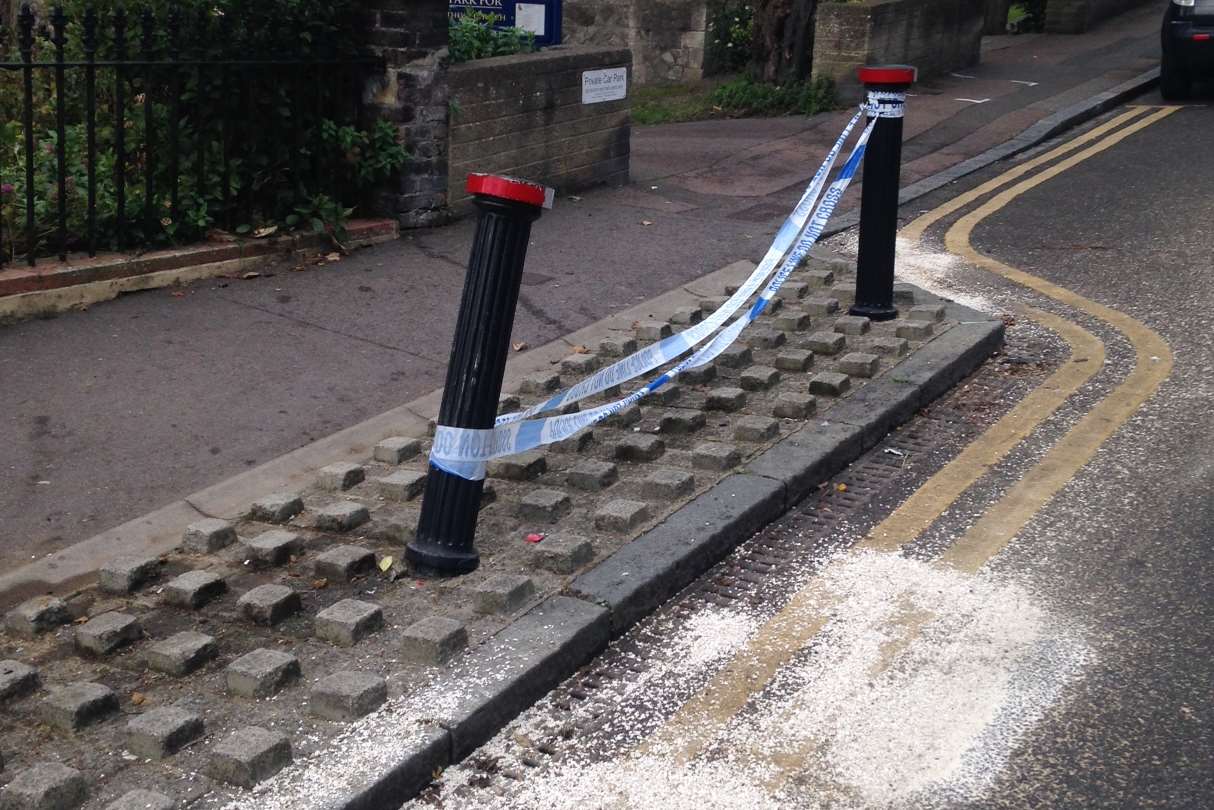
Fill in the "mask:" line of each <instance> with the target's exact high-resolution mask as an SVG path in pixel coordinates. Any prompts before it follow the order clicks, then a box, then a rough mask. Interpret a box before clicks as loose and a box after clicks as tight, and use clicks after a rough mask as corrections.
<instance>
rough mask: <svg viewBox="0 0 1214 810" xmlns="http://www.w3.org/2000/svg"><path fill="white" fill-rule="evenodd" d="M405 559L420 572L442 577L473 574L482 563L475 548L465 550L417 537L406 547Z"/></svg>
mask: <svg viewBox="0 0 1214 810" xmlns="http://www.w3.org/2000/svg"><path fill="white" fill-rule="evenodd" d="M405 559H407V560H408V561H409V562H410V563H412V564H413V568H414V570H415V571H417V573H419V574H425V575H428V576H442V577H452V576H459V575H461V574H471V573H472V572H473V571H475V570H476V569H477V567H479V566H480V564H481V555H480V554H479V553H478V552H477V551H476V550H475V549H473V550H472V551H463V550H460V549H456V548H452V547H451V546H444V545H441V544H439V543H434V542H429V541H426V540H418V539H416V538H415V539H413V540H411V541H410V542H409V545H408V546H406V547H405Z"/></svg>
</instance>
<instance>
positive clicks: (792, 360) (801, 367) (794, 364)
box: [776, 349, 814, 373]
mask: <svg viewBox="0 0 1214 810" xmlns="http://www.w3.org/2000/svg"><path fill="white" fill-rule="evenodd" d="M813 364H814V353H813V352H811V351H809V350H808V349H785V350H784V351H782V352H780V353H779V354H778V355H776V368H778V369H779V370H780V371H792V372H797V373H800V372H802V371H808V370H809V369H810V368H812V367H813Z"/></svg>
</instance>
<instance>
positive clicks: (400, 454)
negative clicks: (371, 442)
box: [371, 436, 422, 464]
mask: <svg viewBox="0 0 1214 810" xmlns="http://www.w3.org/2000/svg"><path fill="white" fill-rule="evenodd" d="M421 451H422V443H421V440H420V439H410V438H408V437H407V436H390V437H389V438H387V439H384V440H383V441H382V442H380V443H379V444H377V445H375V449H374V450H372V451H371V457H372V458H373V459H375V460H376V461H379V462H382V463H383V464H400V463H401V462H403V461H408V460H409V459H411V458H413V457H414V456H416V455H417V454H418V453H420V452H421Z"/></svg>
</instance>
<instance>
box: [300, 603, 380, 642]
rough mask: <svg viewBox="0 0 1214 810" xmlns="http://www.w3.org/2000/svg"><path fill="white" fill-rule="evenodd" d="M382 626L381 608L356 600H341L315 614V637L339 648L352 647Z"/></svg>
mask: <svg viewBox="0 0 1214 810" xmlns="http://www.w3.org/2000/svg"><path fill="white" fill-rule="evenodd" d="M383 626H384V610H383V608H381V607H380V606H379V605H374V604H372V603H370V602H360V601H359V600H357V599H342V600H341V601H340V602H336V603H334V604H332V605H330V606H329V607H327V608H325V609H324V610H322V611H321V612H320V613H317V614H316V635H317V636H318V637H319V638H323V639H324V640H325V641H328V642H330V643H331V644H336V645H337V646H339V647H353V646H354V645H355V644H357V643H358V642H359V641H361V640H362V639H364V638H366V637H367V636H369V635H370V634H371V633H374V632H375V631H376V630H379V629H380V628H381V627H383Z"/></svg>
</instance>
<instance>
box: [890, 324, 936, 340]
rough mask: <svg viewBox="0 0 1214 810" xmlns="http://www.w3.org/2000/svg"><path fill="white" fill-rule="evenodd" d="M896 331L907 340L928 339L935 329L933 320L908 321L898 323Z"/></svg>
mask: <svg viewBox="0 0 1214 810" xmlns="http://www.w3.org/2000/svg"><path fill="white" fill-rule="evenodd" d="M894 331H895V333H896V334H897V336H898V337H900V338H903V339H905V340H927V339H928V338H929V337H931V336H932V332H934V331H935V329H934V325H933V323H932V322H931V321H907V322H906V323H900V324H898V328H897V329H895V330H894Z"/></svg>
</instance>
